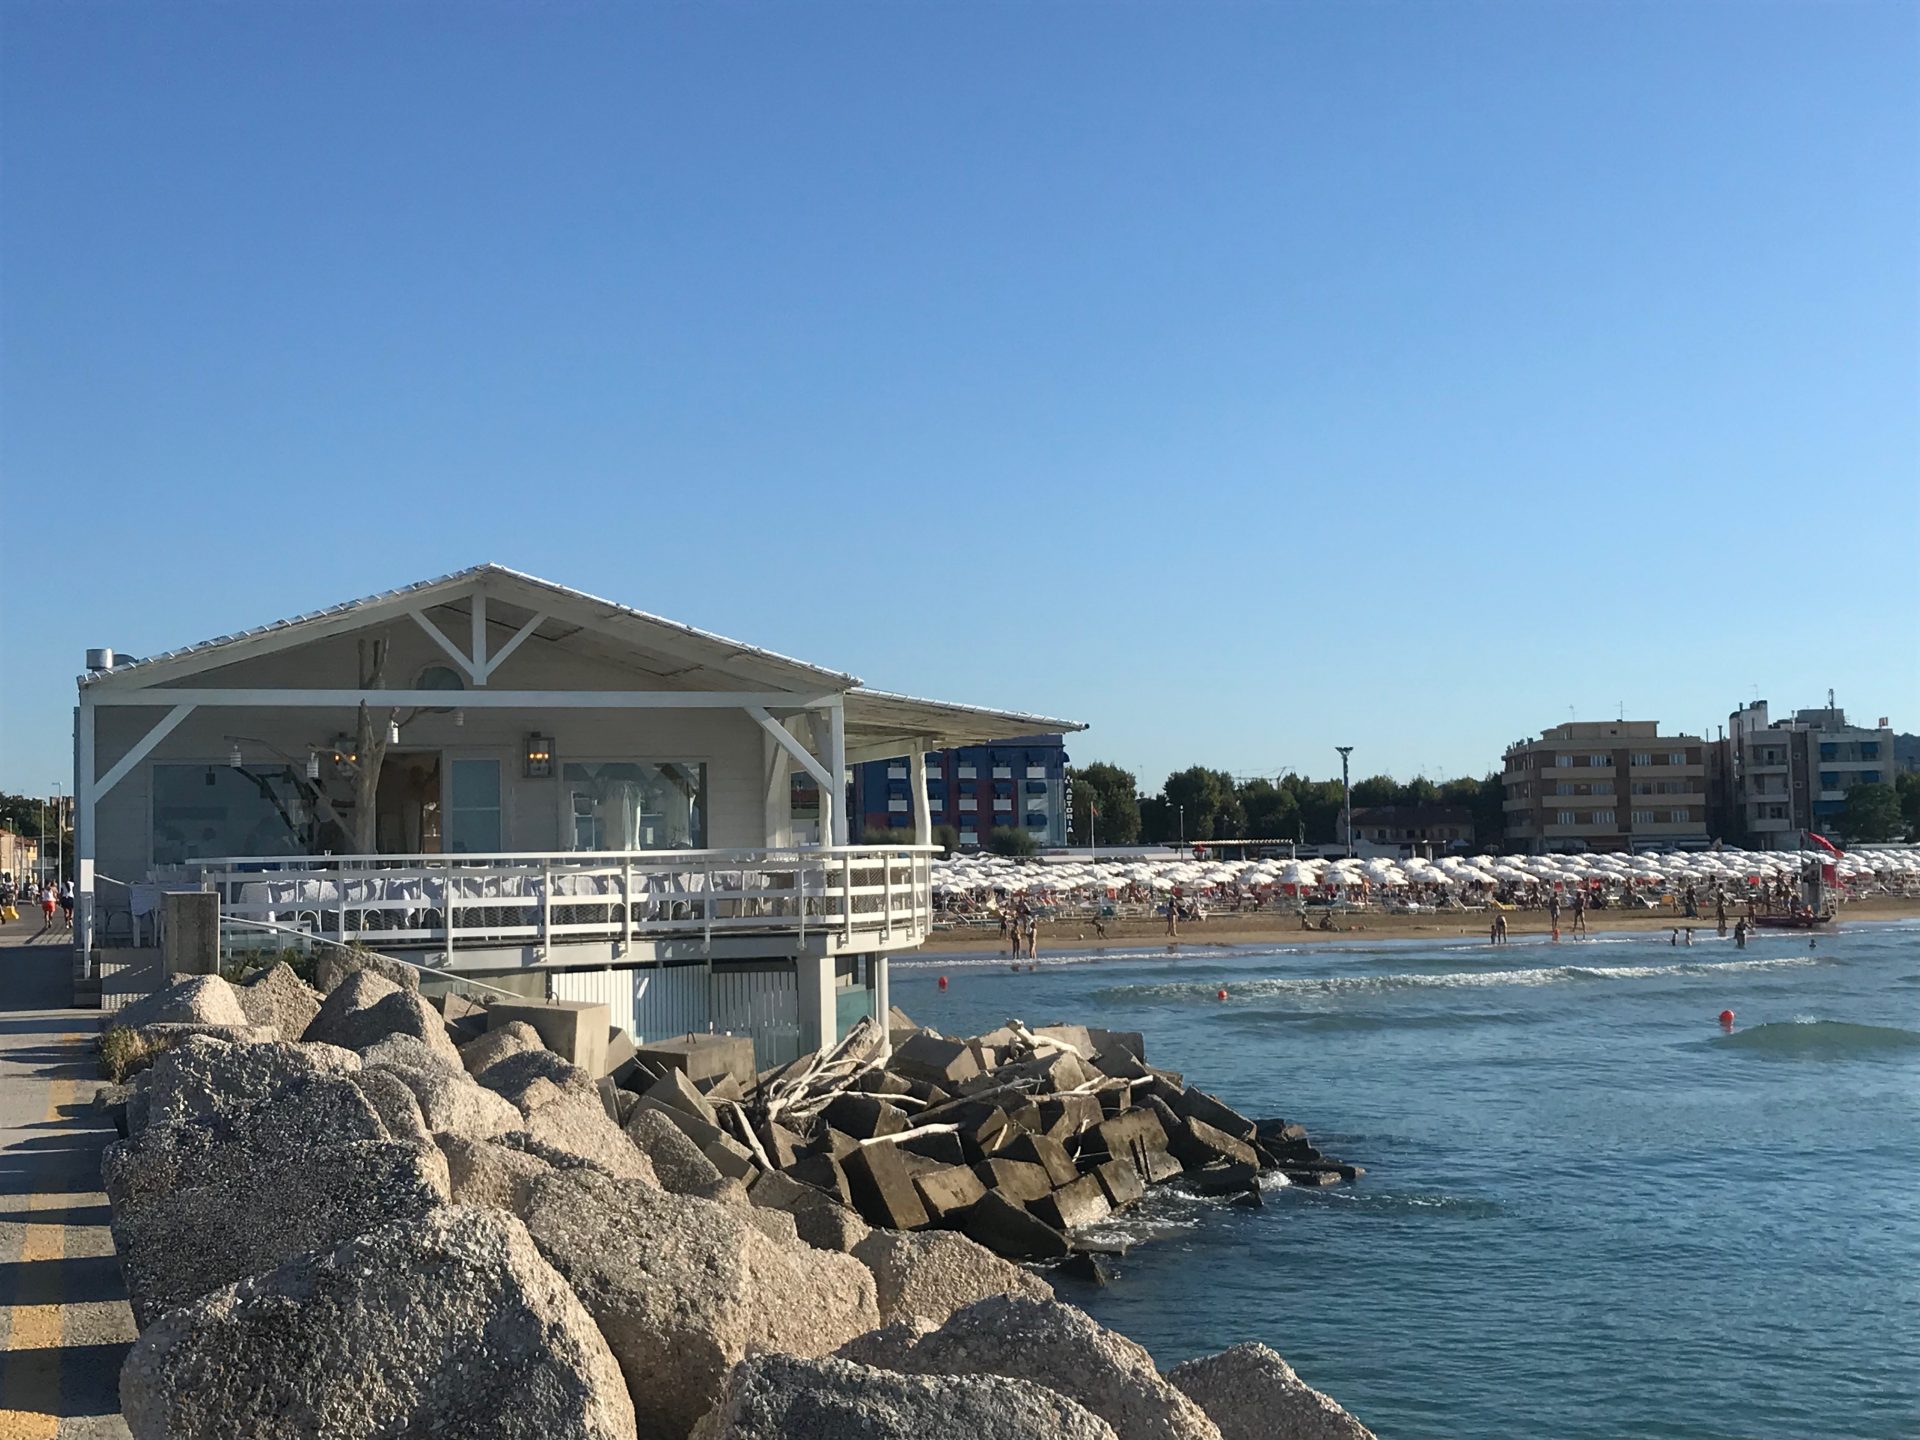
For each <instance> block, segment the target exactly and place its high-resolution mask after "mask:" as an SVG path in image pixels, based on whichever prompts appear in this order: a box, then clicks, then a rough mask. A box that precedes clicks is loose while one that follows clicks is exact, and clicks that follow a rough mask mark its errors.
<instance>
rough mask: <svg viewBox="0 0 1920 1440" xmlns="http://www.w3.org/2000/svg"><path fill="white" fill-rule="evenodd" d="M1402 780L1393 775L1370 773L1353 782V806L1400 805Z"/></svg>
mask: <svg viewBox="0 0 1920 1440" xmlns="http://www.w3.org/2000/svg"><path fill="white" fill-rule="evenodd" d="M1399 803H1400V782H1399V781H1398V780H1395V779H1394V778H1393V777H1392V776H1391V775H1369V776H1368V777H1367V778H1366V779H1364V780H1356V781H1354V782H1353V808H1354V809H1356V810H1358V809H1359V808H1360V807H1361V806H1362V805H1398V804H1399Z"/></svg>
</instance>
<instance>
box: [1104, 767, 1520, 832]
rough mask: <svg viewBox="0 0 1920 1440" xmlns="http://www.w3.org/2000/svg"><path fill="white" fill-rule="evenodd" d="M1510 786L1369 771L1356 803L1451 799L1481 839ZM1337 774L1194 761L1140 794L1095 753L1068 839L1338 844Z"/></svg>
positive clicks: (1494, 823)
mask: <svg viewBox="0 0 1920 1440" xmlns="http://www.w3.org/2000/svg"><path fill="white" fill-rule="evenodd" d="M1504 799H1505V794H1504V791H1503V789H1502V786H1501V783H1500V777H1499V776H1498V775H1497V774H1494V775H1488V776H1486V777H1485V778H1484V779H1479V780H1475V779H1473V778H1472V777H1470V776H1462V777H1461V778H1459V779H1455V780H1444V781H1440V782H1438V783H1436V782H1434V781H1432V780H1429V779H1427V778H1426V777H1425V776H1417V777H1415V778H1414V779H1412V780H1407V781H1400V780H1395V779H1394V778H1393V777H1392V776H1391V775H1370V776H1368V777H1367V778H1366V779H1364V780H1356V781H1355V782H1354V784H1353V808H1354V809H1355V810H1356V811H1357V810H1361V809H1364V808H1367V807H1369V806H1375V805H1449V806H1455V807H1458V808H1459V809H1462V810H1465V811H1467V812H1468V813H1469V815H1470V816H1471V817H1472V821H1473V828H1474V834H1475V835H1476V837H1477V838H1478V839H1479V841H1480V842H1481V843H1485V842H1486V841H1488V840H1497V839H1499V837H1500V834H1501V832H1502V829H1503V828H1504V823H1505V822H1504V817H1503V813H1502V808H1501V807H1502V802H1503V801H1504ZM1343 801H1344V795H1343V792H1342V789H1341V785H1340V782H1339V781H1338V780H1310V779H1308V778H1307V777H1306V776H1304V775H1297V774H1294V773H1292V772H1289V773H1287V774H1285V775H1282V776H1279V777H1278V778H1277V779H1271V780H1270V779H1267V778H1266V777H1265V776H1255V777H1252V778H1250V779H1235V778H1234V777H1233V776H1232V775H1229V774H1228V773H1227V772H1226V771H1224V770H1210V769H1208V768H1207V767H1206V766H1204V765H1193V766H1189V767H1188V768H1187V769H1185V770H1176V771H1175V772H1174V773H1173V774H1171V775H1169V776H1167V778H1166V782H1165V783H1164V784H1163V785H1162V786H1161V787H1160V791H1159V793H1158V794H1155V795H1142V794H1141V793H1140V786H1139V782H1138V780H1137V779H1136V777H1135V776H1134V774H1133V772H1131V771H1129V770H1123V769H1122V768H1121V767H1120V766H1118V765H1110V764H1107V763H1106V762H1104V761H1096V762H1094V763H1093V764H1091V765H1083V766H1079V767H1076V768H1075V770H1074V772H1073V825H1072V833H1071V843H1073V844H1075V845H1086V844H1089V843H1098V844H1102V845H1161V844H1168V843H1172V842H1175V841H1178V840H1181V839H1185V840H1188V841H1193V840H1293V841H1297V842H1300V843H1302V844H1308V845H1315V844H1318V845H1331V844H1336V843H1338V842H1340V841H1341V840H1344V839H1345V838H1346V837H1345V835H1344V834H1342V833H1341V825H1340V814H1341V807H1342V804H1343Z"/></svg>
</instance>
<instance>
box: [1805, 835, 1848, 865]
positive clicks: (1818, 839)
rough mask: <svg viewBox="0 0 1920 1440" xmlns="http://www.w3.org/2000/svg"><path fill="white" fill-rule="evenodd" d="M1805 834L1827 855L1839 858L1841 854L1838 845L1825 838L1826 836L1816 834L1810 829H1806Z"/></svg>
mask: <svg viewBox="0 0 1920 1440" xmlns="http://www.w3.org/2000/svg"><path fill="white" fill-rule="evenodd" d="M1805 834H1806V837H1807V839H1809V840H1811V841H1812V842H1813V843H1814V844H1816V845H1818V846H1819V847H1820V848H1821V849H1822V850H1824V851H1826V852H1827V853H1828V854H1829V855H1831V856H1833V858H1834V859H1836V860H1838V859H1839V858H1840V855H1841V850H1840V847H1839V846H1837V845H1835V844H1834V843H1833V842H1832V841H1831V840H1829V839H1827V837H1826V836H1824V835H1816V834H1814V833H1813V831H1811V830H1808V831H1806V832H1805Z"/></svg>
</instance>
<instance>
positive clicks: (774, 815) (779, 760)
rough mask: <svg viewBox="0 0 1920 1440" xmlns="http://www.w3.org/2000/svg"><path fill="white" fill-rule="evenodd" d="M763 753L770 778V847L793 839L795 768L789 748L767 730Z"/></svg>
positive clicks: (767, 831)
mask: <svg viewBox="0 0 1920 1440" xmlns="http://www.w3.org/2000/svg"><path fill="white" fill-rule="evenodd" d="M760 753H761V755H762V756H763V757H764V760H765V769H764V771H763V773H764V774H765V776H766V781H767V793H766V844H767V848H769V849H779V848H782V847H784V846H787V845H791V844H792V843H793V810H792V800H793V771H792V769H791V768H790V767H789V764H788V761H787V752H786V751H785V750H782V749H781V748H780V743H779V741H777V740H775V739H774V738H773V736H771V735H769V734H767V733H766V732H765V731H762V732H761V735H760Z"/></svg>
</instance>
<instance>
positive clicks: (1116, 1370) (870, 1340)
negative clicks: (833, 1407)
mask: <svg viewBox="0 0 1920 1440" xmlns="http://www.w3.org/2000/svg"><path fill="white" fill-rule="evenodd" d="M841 1354H842V1356H843V1357H844V1358H846V1359H849V1360H855V1361H858V1362H860V1363H862V1364H866V1365H876V1366H878V1367H880V1368H881V1369H884V1370H899V1371H902V1372H904V1373H907V1374H916V1375H1005V1376H1007V1377H1009V1378H1011V1379H1017V1380H1031V1381H1033V1382H1034V1383H1035V1384H1037V1385H1044V1386H1046V1387H1047V1388H1048V1389H1050V1390H1056V1391H1058V1392H1059V1393H1060V1394H1062V1395H1065V1396H1067V1397H1068V1398H1069V1399H1072V1400H1077V1401H1079V1402H1080V1403H1081V1404H1082V1405H1084V1406H1086V1407H1087V1409H1089V1410H1091V1411H1093V1413H1094V1414H1096V1415H1098V1416H1099V1417H1100V1418H1101V1419H1103V1420H1105V1421H1106V1422H1107V1424H1109V1425H1111V1426H1112V1427H1113V1430H1114V1434H1115V1435H1117V1436H1118V1437H1119V1440H1221V1435H1220V1431H1219V1429H1218V1428H1217V1427H1216V1426H1215V1425H1214V1423H1213V1422H1212V1421H1211V1420H1209V1419H1208V1418H1207V1416H1206V1414H1205V1413H1204V1412H1203V1411H1202V1410H1201V1409H1200V1407H1199V1406H1198V1405H1196V1404H1194V1402H1193V1401H1191V1400H1189V1399H1188V1398H1187V1397H1186V1396H1185V1395H1183V1394H1182V1393H1181V1392H1180V1391H1179V1390H1177V1389H1175V1388H1174V1387H1173V1386H1172V1385H1170V1384H1168V1383H1167V1382H1166V1381H1165V1380H1163V1379H1161V1378H1160V1373H1159V1371H1158V1370H1156V1369H1155V1368H1154V1364H1153V1357H1152V1356H1151V1355H1149V1354H1148V1353H1147V1352H1146V1351H1145V1350H1144V1349H1142V1348H1141V1347H1140V1346H1138V1345H1136V1344H1135V1343H1134V1342H1133V1341H1131V1340H1129V1339H1127V1338H1126V1337H1125V1336H1123V1335H1116V1334H1114V1333H1113V1331H1111V1330H1107V1329H1104V1328H1102V1327H1101V1326H1100V1325H1098V1324H1096V1323H1094V1321H1093V1320H1092V1318H1091V1317H1089V1316H1087V1315H1085V1314H1083V1313H1082V1312H1080V1311H1079V1310H1076V1309H1074V1308H1073V1307H1072V1306H1071V1305H1062V1304H1060V1303H1058V1302H1057V1301H1053V1300H1035V1299H1031V1298H1028V1297H1026V1296H1013V1295H997V1296H994V1297H992V1298H990V1299H986V1300H979V1301H976V1302H975V1303H973V1304H972V1305H968V1306H966V1307H965V1308H963V1309H960V1310H956V1311H955V1312H954V1313H953V1315H952V1317H951V1318H949V1319H948V1320H947V1322H946V1323H945V1324H943V1325H942V1326H940V1328H939V1329H937V1330H930V1331H926V1332H924V1333H922V1332H920V1331H918V1330H917V1329H916V1327H914V1326H913V1325H911V1324H904V1323H896V1324H892V1325H889V1326H887V1327H886V1328H885V1329H884V1330H876V1331H874V1332H872V1333H871V1334H868V1335H863V1336H861V1337H859V1338H858V1339H856V1340H855V1341H853V1342H852V1343H851V1344H849V1345H847V1346H845V1347H844V1348H843V1349H842V1351H841Z"/></svg>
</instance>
